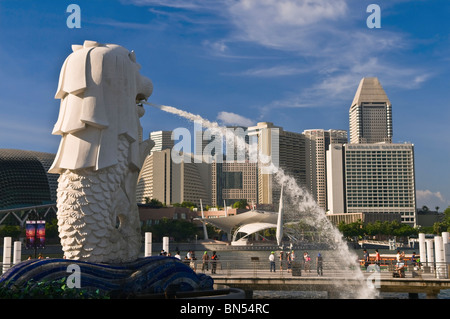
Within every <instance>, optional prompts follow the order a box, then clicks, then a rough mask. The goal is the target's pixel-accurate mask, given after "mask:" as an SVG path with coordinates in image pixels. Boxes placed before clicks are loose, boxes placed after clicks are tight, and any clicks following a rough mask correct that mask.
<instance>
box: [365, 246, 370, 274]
mask: <svg viewBox="0 0 450 319" xmlns="http://www.w3.org/2000/svg"><path fill="white" fill-rule="evenodd" d="M369 258H370V255H369V253H368V252H367V249H364V267H366V271H367V270H368V267H369Z"/></svg>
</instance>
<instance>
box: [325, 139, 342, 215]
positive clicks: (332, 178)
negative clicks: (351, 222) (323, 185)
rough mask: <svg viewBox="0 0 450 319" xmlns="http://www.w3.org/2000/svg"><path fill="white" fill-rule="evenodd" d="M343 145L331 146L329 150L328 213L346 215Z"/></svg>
mask: <svg viewBox="0 0 450 319" xmlns="http://www.w3.org/2000/svg"><path fill="white" fill-rule="evenodd" d="M343 149H344V145H343V144H330V147H329V148H328V150H327V152H326V153H327V212H329V213H330V214H342V213H345V200H344V199H345V194H344V189H345V187H344V185H345V183H344V162H343V161H344V159H343Z"/></svg>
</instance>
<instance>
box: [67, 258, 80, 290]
mask: <svg viewBox="0 0 450 319" xmlns="http://www.w3.org/2000/svg"><path fill="white" fill-rule="evenodd" d="M66 272H68V273H70V275H69V276H68V277H67V280H66V284H67V287H69V288H81V269H80V266H78V265H77V264H70V265H69V266H67V270H66Z"/></svg>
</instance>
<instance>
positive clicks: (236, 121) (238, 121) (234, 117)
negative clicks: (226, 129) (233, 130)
mask: <svg viewBox="0 0 450 319" xmlns="http://www.w3.org/2000/svg"><path fill="white" fill-rule="evenodd" d="M217 119H218V120H219V121H220V122H222V124H223V125H239V126H246V127H247V126H252V125H254V121H252V120H250V119H248V118H246V117H244V116H242V115H239V114H236V113H232V112H220V113H219V114H218V115H217Z"/></svg>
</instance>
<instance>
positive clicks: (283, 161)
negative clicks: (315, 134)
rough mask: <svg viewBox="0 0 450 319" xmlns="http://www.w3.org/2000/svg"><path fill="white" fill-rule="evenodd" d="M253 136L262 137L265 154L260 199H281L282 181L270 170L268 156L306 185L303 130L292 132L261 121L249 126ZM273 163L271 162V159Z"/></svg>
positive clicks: (261, 164)
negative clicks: (280, 182) (278, 183)
mask: <svg viewBox="0 0 450 319" xmlns="http://www.w3.org/2000/svg"><path fill="white" fill-rule="evenodd" d="M248 134H249V136H250V137H251V136H256V137H257V139H258V151H259V152H260V153H261V154H263V157H260V158H259V161H258V203H259V204H273V205H274V206H277V205H278V203H279V199H280V189H281V188H280V185H277V183H276V182H275V180H274V174H273V172H271V171H270V170H268V169H267V168H268V165H267V163H268V162H269V161H266V158H264V156H270V160H271V161H270V162H271V163H272V164H273V165H274V166H275V167H280V168H281V169H283V171H284V172H285V173H286V174H288V175H290V176H292V177H294V178H295V180H296V181H297V183H298V184H299V185H300V186H304V185H305V180H306V175H305V174H306V173H305V170H306V168H305V160H304V159H305V137H304V135H303V134H301V133H294V132H288V131H285V130H283V128H282V127H277V126H274V125H273V123H270V122H260V123H258V124H257V125H256V126H252V127H249V128H248ZM269 164H270V163H269Z"/></svg>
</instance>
